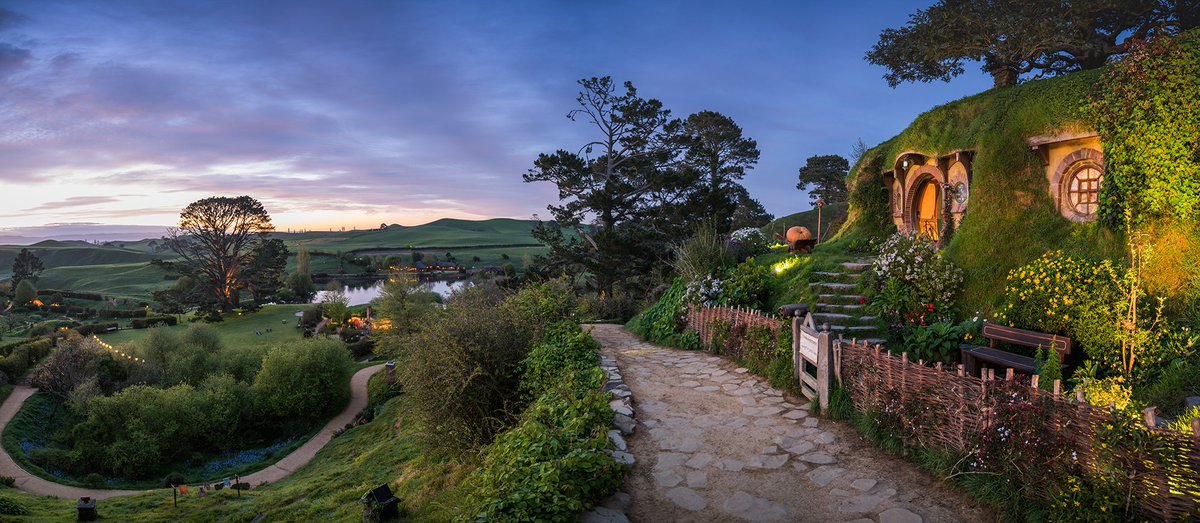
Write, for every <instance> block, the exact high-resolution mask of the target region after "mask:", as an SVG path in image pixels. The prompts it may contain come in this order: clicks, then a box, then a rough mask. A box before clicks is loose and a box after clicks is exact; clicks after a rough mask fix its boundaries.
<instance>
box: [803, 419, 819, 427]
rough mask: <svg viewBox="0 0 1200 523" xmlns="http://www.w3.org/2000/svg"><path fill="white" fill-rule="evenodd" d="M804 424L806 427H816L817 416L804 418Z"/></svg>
mask: <svg viewBox="0 0 1200 523" xmlns="http://www.w3.org/2000/svg"><path fill="white" fill-rule="evenodd" d="M804 426H805V427H816V426H817V418H808V419H806V420H804Z"/></svg>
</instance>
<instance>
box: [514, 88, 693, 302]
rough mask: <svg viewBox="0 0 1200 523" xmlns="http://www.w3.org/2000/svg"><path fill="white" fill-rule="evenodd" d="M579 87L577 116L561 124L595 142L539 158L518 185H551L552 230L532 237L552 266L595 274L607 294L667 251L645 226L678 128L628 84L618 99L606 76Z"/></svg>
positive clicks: (542, 228)
mask: <svg viewBox="0 0 1200 523" xmlns="http://www.w3.org/2000/svg"><path fill="white" fill-rule="evenodd" d="M579 85H580V86H581V87H582V91H581V92H580V93H579V96H578V97H577V98H576V102H577V103H578V104H579V108H578V109H575V110H573V111H571V112H570V113H568V115H567V116H568V117H569V118H571V119H572V120H576V119H583V120H584V121H585V122H587V123H589V124H591V125H592V126H594V127H595V130H596V131H598V136H597V137H596V139H595V140H593V141H591V142H588V143H586V144H584V146H583V147H581V148H580V149H579V150H578V151H577V152H574V153H572V152H568V151H565V150H561V149H560V150H558V151H556V152H555V153H553V154H541V155H539V156H538V158H537V160H536V161H535V162H534V167H533V168H532V169H530V170H529V172H527V173H526V174H525V176H524V180H525V181H526V182H527V183H532V182H550V183H553V184H555V186H557V187H558V193H559V200H560V202H561V204H560V205H550V206H549V207H548V208H549V210H550V212H551V213H552V214H553V215H554V219H555V221H556V222H557V223H555V224H547V223H542V224H540V225H539V226H538V227H537V228H536V229H535V230H534V237H535V238H537V239H538V240H539V241H541V242H543V243H545V244H546V245H548V246H549V247H550V257H551V258H554V259H557V260H559V261H561V262H563V263H565V264H569V265H571V266H572V267H573V268H574V269H575V270H577V271H586V272H591V273H593V274H595V275H596V279H597V282H598V283H599V285H600V288H601V289H602V290H604V291H605V292H606V293H611V292H612V289H613V286H614V284H615V283H616V282H618V281H622V280H629V279H631V278H636V277H638V276H640V275H643V274H647V273H648V272H651V271H652V270H653V269H654V266H653V264H654V263H655V261H656V258H657V257H658V255H661V254H664V253H666V251H667V246H668V244H667V242H666V241H665V238H664V235H663V234H662V232H661V231H658V230H656V229H655V226H656V225H657V224H655V223H653V222H652V220H651V219H650V218H652V215H653V214H654V213H653V211H655V210H656V209H655V206H656V204H657V202H658V200H659V198H657V197H658V196H660V195H661V193H657V192H656V191H661V190H662V189H663V188H664V186H669V184H665V183H664V181H665V180H666V176H665V169H664V167H666V166H667V164H669V163H670V162H671V161H673V159H674V158H675V156H676V155H677V154H676V152H677V147H678V146H679V135H680V132H681V130H682V127H683V124H682V122H680V121H679V120H678V119H673V118H671V112H670V111H669V110H667V109H664V108H663V104H662V102H660V101H658V100H654V99H650V100H647V99H644V98H642V97H640V96H638V94H637V89H636V88H634V86H633V84H632V83H630V82H625V84H624V92H619V91H620V89H619V87H618V86H617V84H616V83H614V82H613V81H612V78H610V77H607V76H606V77H603V78H595V77H593V78H590V79H584V80H580V81H579ZM587 222H594V223H592V224H591V225H590V226H585V223H587ZM561 227H566V228H568V229H569V230H572V231H574V232H575V235H573V236H568V235H564V234H563V232H562V230H561Z"/></svg>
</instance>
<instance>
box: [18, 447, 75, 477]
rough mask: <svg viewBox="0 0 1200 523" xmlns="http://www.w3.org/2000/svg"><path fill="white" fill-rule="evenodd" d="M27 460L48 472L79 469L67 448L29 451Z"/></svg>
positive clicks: (70, 471) (71, 471) (67, 471)
mask: <svg viewBox="0 0 1200 523" xmlns="http://www.w3.org/2000/svg"><path fill="white" fill-rule="evenodd" d="M29 461H32V462H33V463H34V464H36V465H37V466H39V467H42V468H43V469H45V470H47V471H50V472H65V473H73V472H76V471H78V470H79V468H78V466H77V465H76V463H75V460H74V459H73V458H72V457H71V451H69V450H63V449H55V448H45V449H36V450H34V451H33V452H30V453H29Z"/></svg>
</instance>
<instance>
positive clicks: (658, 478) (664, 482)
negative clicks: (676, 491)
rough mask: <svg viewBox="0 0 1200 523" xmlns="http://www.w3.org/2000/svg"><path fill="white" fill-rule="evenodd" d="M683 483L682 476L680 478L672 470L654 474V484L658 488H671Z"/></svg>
mask: <svg viewBox="0 0 1200 523" xmlns="http://www.w3.org/2000/svg"><path fill="white" fill-rule="evenodd" d="M681 481H683V476H680V475H679V474H678V473H677V472H675V471H674V470H664V471H662V472H655V473H654V483H655V484H656V485H658V488H671V487H674V486H675V485H678V484H679V483H680V482H681Z"/></svg>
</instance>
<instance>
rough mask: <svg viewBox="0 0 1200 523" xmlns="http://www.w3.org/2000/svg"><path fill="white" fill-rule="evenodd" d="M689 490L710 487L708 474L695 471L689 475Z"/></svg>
mask: <svg viewBox="0 0 1200 523" xmlns="http://www.w3.org/2000/svg"><path fill="white" fill-rule="evenodd" d="M687 486H688V488H705V487H707V486H708V473H707V472H703V471H699V470H693V471H691V472H688V473H687Z"/></svg>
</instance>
